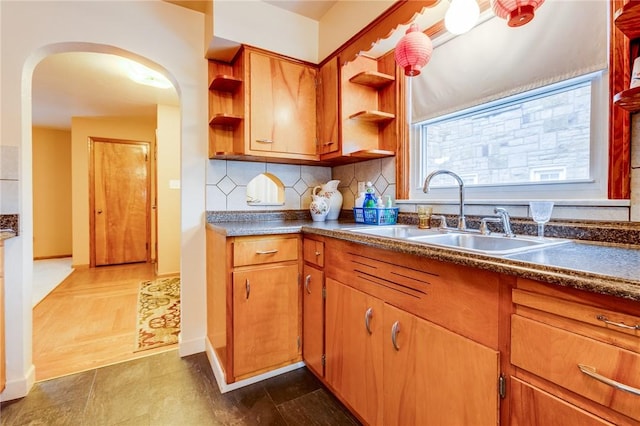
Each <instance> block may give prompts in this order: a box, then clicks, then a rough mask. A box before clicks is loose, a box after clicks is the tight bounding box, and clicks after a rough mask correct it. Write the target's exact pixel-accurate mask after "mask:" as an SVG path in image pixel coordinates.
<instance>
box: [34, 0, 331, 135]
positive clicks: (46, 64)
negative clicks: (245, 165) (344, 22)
mask: <svg viewBox="0 0 640 426" xmlns="http://www.w3.org/2000/svg"><path fill="white" fill-rule="evenodd" d="M167 1H169V2H170V3H174V4H177V5H179V6H183V7H187V8H189V9H192V10H196V11H198V12H203V11H204V4H205V2H204V1H199V0H167ZM265 1H267V0H265ZM267 3H270V4H272V5H274V6H277V7H280V8H283V9H286V10H289V11H291V12H294V13H297V14H300V15H303V16H306V17H308V18H311V19H315V20H319V19H320V17H322V15H324V13H325V12H326V11H327V10H328V9H329V8H331V6H333V5H334V4H335V3H336V0H286V1H285V0H268V1H267ZM159 103H160V104H164V105H179V98H178V94H177V92H176V90H175V89H174V88H169V89H157V88H153V87H149V86H145V85H141V84H138V83H135V82H133V81H132V80H130V79H129V78H128V76H127V74H126V66H125V65H124V64H123V58H122V57H120V56H117V55H109V54H102V53H84V52H69V53H59V54H55V55H51V56H48V57H46V58H45V59H44V60H42V62H40V63H39V64H38V65H37V66H36V69H35V70H34V73H33V92H32V104H33V116H32V123H33V125H34V126H39V127H47V128H53V129H64V130H68V129H70V128H71V117H87V116H148V117H151V116H155V114H156V106H157V104H159Z"/></svg>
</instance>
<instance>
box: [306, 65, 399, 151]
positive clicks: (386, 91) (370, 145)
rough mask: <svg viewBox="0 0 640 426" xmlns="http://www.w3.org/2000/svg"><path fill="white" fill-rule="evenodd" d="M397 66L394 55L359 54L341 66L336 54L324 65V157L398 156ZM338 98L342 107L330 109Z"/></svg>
mask: <svg viewBox="0 0 640 426" xmlns="http://www.w3.org/2000/svg"><path fill="white" fill-rule="evenodd" d="M396 68H397V67H396V64H395V61H394V59H393V55H389V54H387V55H385V56H382V57H381V58H379V59H374V58H369V57H366V56H358V57H357V58H356V59H354V60H353V61H350V62H347V63H346V64H343V65H342V66H338V61H337V58H334V60H332V61H330V62H327V63H326V65H324V66H323V67H322V69H321V71H320V75H321V77H322V78H321V84H320V88H321V92H320V93H319V95H318V96H319V98H320V99H322V106H323V114H324V115H323V117H322V123H321V124H320V129H321V131H320V135H321V136H320V139H319V147H320V149H321V150H320V153H321V159H322V160H333V161H335V162H336V163H346V162H355V161H362V160H368V159H372V158H380V157H388V156H393V155H395V152H396V147H397V143H398V126H399V123H400V121H401V120H399V119H398V118H397V105H398V99H399V97H398V83H397V81H396ZM333 99H336V102H334V105H335V104H337V107H333V108H331V107H330V106H329V104H330V101H329V100H333ZM334 122H335V123H336V124H334Z"/></svg>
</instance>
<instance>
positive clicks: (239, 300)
mask: <svg viewBox="0 0 640 426" xmlns="http://www.w3.org/2000/svg"><path fill="white" fill-rule="evenodd" d="M301 252H302V250H301V243H300V236H299V235H292V234H287V235H264V236H246V237H227V236H226V235H224V234H221V233H217V232H215V231H214V230H212V229H211V228H207V340H208V344H209V345H210V348H211V352H212V354H213V356H215V357H216V358H217V360H218V364H219V365H220V366H221V368H222V369H223V371H224V375H225V380H226V382H227V383H233V382H236V381H238V380H241V379H245V378H248V377H252V376H255V375H258V374H261V373H265V372H268V371H271V370H275V369H277V368H280V367H284V366H287V365H290V364H293V363H296V362H298V361H300V360H301V359H302V355H301V353H302V351H301V350H302V346H301V343H302V342H301V339H302V321H301V308H302V300H301V293H300V279H299V278H300V273H301V268H300V259H301Z"/></svg>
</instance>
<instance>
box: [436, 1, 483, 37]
mask: <svg viewBox="0 0 640 426" xmlns="http://www.w3.org/2000/svg"><path fill="white" fill-rule="evenodd" d="M450 1H451V4H450V5H449V9H447V13H445V15H444V26H445V27H446V28H447V31H449V32H450V33H451V34H456V35H457V34H463V33H466V32H467V31H469V30H470V29H471V28H473V27H474V26H475V25H476V23H477V22H478V17H479V16H480V7H479V6H478V2H477V1H476V0H450Z"/></svg>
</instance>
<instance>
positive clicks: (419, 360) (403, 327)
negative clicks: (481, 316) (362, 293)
mask: <svg viewBox="0 0 640 426" xmlns="http://www.w3.org/2000/svg"><path fill="white" fill-rule="evenodd" d="M383 315H384V327H383V328H384V333H383V335H384V336H385V337H386V342H385V344H384V354H383V359H384V368H383V374H384V378H383V386H384V424H385V425H409V424H415V425H444V424H456V425H463V424H468V423H469V421H470V420H471V419H473V423H474V424H477V425H481V424H482V425H496V424H498V411H499V397H498V392H494V390H495V387H496V384H497V378H498V376H499V371H500V369H499V364H498V361H499V355H500V354H499V353H498V352H497V351H495V350H492V349H490V348H487V347H486V346H483V345H480V344H478V343H476V342H473V341H471V340H469V339H466V338H464V337H462V336H459V335H456V334H455V333H451V332H449V331H447V330H446V329H443V328H442V327H438V326H436V325H434V324H432V323H430V322H428V321H425V320H423V319H421V318H418V317H417V316H415V315H412V314H410V313H408V312H406V311H403V310H400V309H397V308H395V307H393V306H391V305H388V304H385V306H384V314H383Z"/></svg>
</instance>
